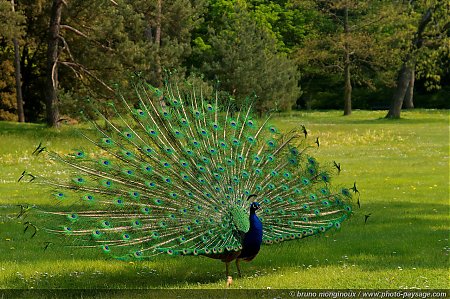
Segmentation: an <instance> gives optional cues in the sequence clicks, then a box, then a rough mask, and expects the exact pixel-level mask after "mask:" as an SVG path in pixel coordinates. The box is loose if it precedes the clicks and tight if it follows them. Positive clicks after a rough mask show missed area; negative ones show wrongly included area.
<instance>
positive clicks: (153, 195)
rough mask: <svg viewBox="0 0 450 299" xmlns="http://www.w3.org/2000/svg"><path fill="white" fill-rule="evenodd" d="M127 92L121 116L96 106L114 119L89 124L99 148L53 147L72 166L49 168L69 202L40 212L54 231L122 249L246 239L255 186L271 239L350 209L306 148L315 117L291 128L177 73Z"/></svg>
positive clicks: (219, 245) (334, 223) (142, 252)
mask: <svg viewBox="0 0 450 299" xmlns="http://www.w3.org/2000/svg"><path fill="white" fill-rule="evenodd" d="M119 98H120V99H121V101H122V105H121V108H123V109H124V110H125V113H123V112H120V111H119V109H118V108H117V107H116V106H115V105H114V104H110V105H109V107H110V108H111V110H112V112H113V115H112V117H106V116H105V115H104V114H102V113H100V112H99V111H96V112H97V114H98V116H99V117H100V121H102V122H104V123H105V126H104V127H102V126H100V125H99V124H98V122H96V121H91V122H92V125H93V129H94V130H93V132H91V133H85V134H83V135H84V136H85V138H87V140H89V141H90V142H91V143H92V144H94V145H95V146H96V147H98V150H97V151H95V152H93V153H91V154H90V155H89V154H87V153H86V152H85V151H84V150H80V149H78V150H75V151H74V152H73V153H72V154H69V155H66V156H60V155H58V154H56V153H52V152H50V153H49V156H50V158H51V159H54V160H56V161H58V162H60V163H61V165H65V166H67V167H68V168H70V169H72V172H73V173H72V175H71V178H70V179H68V180H64V179H61V178H54V179H49V178H40V182H42V183H45V184H48V185H50V186H52V187H53V188H54V191H53V193H54V196H55V198H56V200H57V201H58V202H59V204H58V205H56V206H55V207H53V208H50V209H46V210H45V211H41V213H42V215H44V216H46V217H47V219H48V220H49V221H48V223H50V225H52V224H55V225H56V228H55V227H53V228H49V231H50V232H53V233H60V234H66V235H69V236H72V237H73V238H74V240H75V241H76V243H77V244H78V245H80V246H87V247H92V246H100V247H101V248H102V249H103V251H104V252H106V253H109V254H111V255H112V256H114V257H116V258H120V259H128V258H144V257H146V258H149V257H152V256H154V255H158V254H161V253H168V254H183V255H186V254H193V255H198V254H206V255H210V254H214V253H217V254H219V253H220V254H221V253H224V252H232V251H235V252H238V251H240V250H241V249H242V246H241V240H239V238H238V237H236V236H237V235H238V234H237V233H236V232H237V231H241V232H242V229H243V227H244V230H245V229H248V228H245V227H247V224H246V221H247V222H248V214H247V213H248V206H249V204H250V200H249V195H251V194H257V196H258V197H257V200H258V201H259V203H260V205H261V207H262V210H261V212H260V214H259V216H260V218H261V220H262V222H263V225H264V235H263V241H264V242H265V243H266V244H271V243H273V242H279V241H283V240H289V239H295V238H303V237H306V236H309V235H313V234H317V233H321V232H325V231H327V230H328V229H330V228H339V227H340V223H341V222H342V221H344V220H345V219H346V218H347V217H348V215H349V214H350V213H351V206H350V205H349V201H350V199H351V195H350V192H349V190H348V189H345V188H344V189H341V190H337V191H336V190H334V189H333V188H331V184H330V178H331V175H332V173H331V171H329V170H327V169H326V168H323V167H321V166H320V165H319V163H318V162H317V161H316V160H315V159H314V158H313V157H311V156H309V155H307V154H306V153H307V150H308V149H309V148H311V147H313V146H312V145H309V144H308V143H307V140H306V134H305V133H304V131H305V129H304V128H301V130H292V131H290V132H288V133H287V134H282V133H280V132H279V130H278V129H277V128H276V127H275V126H274V125H272V124H271V123H270V117H267V118H266V119H264V120H263V121H261V124H260V125H258V121H257V120H255V119H254V118H252V114H251V111H252V106H251V105H248V106H247V107H244V108H242V109H240V110H239V111H238V112H237V113H235V114H234V113H232V111H231V110H230V106H228V107H227V108H226V109H223V110H221V109H220V107H219V99H218V97H217V95H216V96H215V98H213V99H212V100H211V101H208V100H206V99H205V98H204V95H203V93H202V92H201V91H200V94H197V93H196V91H195V90H194V89H193V90H192V92H191V94H190V95H183V94H182V93H181V92H180V90H179V89H178V86H177V85H172V84H170V83H168V84H167V85H166V86H165V88H164V90H163V91H161V90H159V89H156V88H153V87H151V86H149V85H147V84H139V85H137V86H136V98H137V103H136V106H134V105H132V104H131V103H130V102H128V101H127V100H126V99H125V98H124V97H123V96H119ZM136 107H138V108H136ZM232 114H234V115H232ZM38 182H39V181H38Z"/></svg>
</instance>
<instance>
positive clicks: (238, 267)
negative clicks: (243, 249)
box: [236, 259, 242, 277]
mask: <svg viewBox="0 0 450 299" xmlns="http://www.w3.org/2000/svg"><path fill="white" fill-rule="evenodd" d="M240 262H241V259H236V268H237V271H238V275H239V277H242V274H241V267H240Z"/></svg>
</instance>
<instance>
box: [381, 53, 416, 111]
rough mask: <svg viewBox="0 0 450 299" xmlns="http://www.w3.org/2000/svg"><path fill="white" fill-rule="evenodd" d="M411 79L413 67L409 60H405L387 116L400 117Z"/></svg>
mask: <svg viewBox="0 0 450 299" xmlns="http://www.w3.org/2000/svg"><path fill="white" fill-rule="evenodd" d="M410 81H411V67H410V66H408V61H406V62H404V63H403V65H402V68H401V70H400V73H399V76H398V80H397V87H396V88H395V92H394V96H393V97H392V101H391V106H390V108H389V112H388V114H387V115H386V118H400V112H401V110H402V104H403V99H404V98H405V94H406V90H407V89H408V85H409V83H410Z"/></svg>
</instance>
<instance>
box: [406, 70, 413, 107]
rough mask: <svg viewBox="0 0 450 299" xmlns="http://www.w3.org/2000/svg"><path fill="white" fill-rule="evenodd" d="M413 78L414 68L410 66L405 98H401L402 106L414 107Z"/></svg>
mask: <svg viewBox="0 0 450 299" xmlns="http://www.w3.org/2000/svg"><path fill="white" fill-rule="evenodd" d="M414 80H415V70H414V68H411V78H410V79H409V84H408V88H407V90H406V95H405V99H404V100H403V108H406V109H413V108H414V101H413V98H414Z"/></svg>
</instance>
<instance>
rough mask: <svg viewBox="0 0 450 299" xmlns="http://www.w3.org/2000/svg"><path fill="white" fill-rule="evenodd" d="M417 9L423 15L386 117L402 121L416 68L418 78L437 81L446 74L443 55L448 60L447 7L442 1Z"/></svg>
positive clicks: (449, 33)
mask: <svg viewBox="0 0 450 299" xmlns="http://www.w3.org/2000/svg"><path fill="white" fill-rule="evenodd" d="M416 9H419V10H420V9H421V10H422V11H423V13H422V14H421V17H420V20H419V22H418V23H417V29H416V31H415V33H414V34H413V35H412V38H410V43H409V47H408V48H407V49H406V50H405V52H406V54H405V55H404V58H403V63H402V65H401V68H400V70H399V73H398V79H397V86H396V88H395V91H394V94H393V96H392V100H391V105H390V108H389V111H388V113H387V115H386V118H400V113H401V109H402V105H403V102H404V99H405V96H406V95H407V90H408V87H409V86H411V88H412V86H413V85H412V82H414V81H413V80H414V78H413V76H414V74H415V72H414V70H415V69H418V75H419V77H427V78H434V79H435V82H436V81H439V79H440V76H439V75H437V74H436V73H439V72H442V71H443V68H442V67H441V66H442V65H443V64H442V63H439V62H438V60H439V59H440V57H442V56H444V57H447V60H448V55H449V54H448V53H449V50H448V43H449V41H450V22H449V17H448V16H449V8H448V5H445V3H444V2H443V1H428V2H427V3H425V6H418V7H417V8H416ZM444 59H445V58H444ZM430 61H431V63H430ZM430 65H431V67H430ZM428 84H429V85H430V84H432V83H428ZM431 86H432V87H433V85H431ZM434 87H437V85H434Z"/></svg>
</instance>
